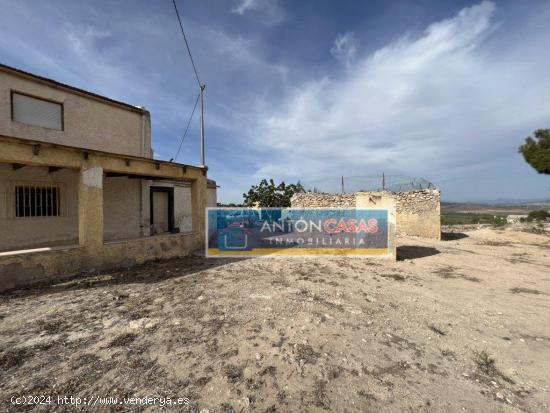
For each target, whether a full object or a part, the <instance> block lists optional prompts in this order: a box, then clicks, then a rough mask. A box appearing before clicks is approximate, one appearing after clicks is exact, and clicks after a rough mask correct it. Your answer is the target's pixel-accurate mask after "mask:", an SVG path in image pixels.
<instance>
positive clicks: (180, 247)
mask: <svg viewBox="0 0 550 413" xmlns="http://www.w3.org/2000/svg"><path fill="white" fill-rule="evenodd" d="M201 243H202V239H201V236H200V235H198V234H166V235H157V236H154V237H144V238H138V239H133V240H125V241H113V242H107V243H105V245H104V246H103V248H102V250H100V251H97V252H98V254H97V255H93V256H92V255H89V254H88V253H87V252H86V249H85V248H83V247H80V246H76V247H63V248H55V249H53V250H51V251H37V252H29V253H24V254H9V255H7V254H6V253H4V254H2V253H0V291H5V290H9V289H12V288H15V287H17V286H21V285H26V284H32V283H36V282H42V281H50V280H54V279H63V278H67V277H70V276H74V275H78V274H79V273H82V272H84V271H86V272H90V271H96V270H105V269H115V268H125V267H131V266H133V265H138V264H142V263H144V262H147V261H152V260H159V259H168V258H176V257H183V256H186V255H189V254H191V253H192V252H193V251H194V250H195V249H197V248H198V247H199V246H200V245H201Z"/></svg>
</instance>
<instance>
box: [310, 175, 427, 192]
mask: <svg viewBox="0 0 550 413" xmlns="http://www.w3.org/2000/svg"><path fill="white" fill-rule="evenodd" d="M301 184H302V186H303V187H304V189H305V190H306V191H308V192H318V193H328V194H346V193H353V192H359V191H392V192H408V191H413V190H418V189H429V188H435V186H434V185H433V184H432V183H431V182H430V181H428V180H426V179H424V178H415V177H411V176H406V175H386V174H384V173H381V174H378V175H363V176H341V177H338V178H327V179H322V180H315V181H301Z"/></svg>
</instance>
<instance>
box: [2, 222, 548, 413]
mask: <svg viewBox="0 0 550 413" xmlns="http://www.w3.org/2000/svg"><path fill="white" fill-rule="evenodd" d="M399 255H400V260H399V261H397V262H391V263H388V262H380V261H372V260H364V259H359V258H356V259H344V258H317V259H307V258H294V259H288V258H287V259H282V258H279V259H248V260H228V259H224V260H217V259H204V258H201V257H190V258H187V259H181V260H174V261H167V262H160V263H153V264H149V265H146V266H143V267H140V268H136V269H131V270H127V271H121V272H116V273H108V274H99V275H94V276H88V277H86V278H80V279H74V280H71V281H65V282H63V283H56V284H53V285H49V286H43V287H41V288H37V287H33V288H30V289H26V290H20V291H16V292H12V293H9V294H4V295H2V296H0V329H1V331H2V334H1V336H0V400H1V402H0V409H1V410H2V411H23V410H24V411H27V410H29V409H30V408H29V407H33V408H34V410H36V411H52V410H55V411H143V410H145V411H158V410H159V408H158V406H155V407H152V406H149V407H144V406H141V407H136V406H134V407H127V406H121V405H116V406H101V407H99V406H94V407H91V406H88V407H82V406H81V407H79V408H78V409H76V408H75V407H74V406H67V405H63V406H53V405H50V406H47V405H41V406H25V407H21V406H19V407H18V406H15V405H12V404H10V402H9V400H10V398H11V397H12V396H22V395H67V396H71V395H72V396H81V397H89V398H92V397H95V396H100V397H123V396H155V395H156V396H163V397H172V398H177V397H187V398H188V399H189V400H190V404H189V405H187V406H179V407H177V408H172V410H171V411H196V412H198V411H201V410H202V411H203V412H207V411H209V412H231V411H236V412H241V411H244V412H246V411H259V412H276V411H278V412H306V411H307V412H317V411H318V412H323V411H338V412H378V411H385V412H402V411H414V412H417V411H418V412H424V411H425V412H458V411H470V412H518V411H527V412H548V411H550V393H549V390H550V237H549V236H548V235H544V234H532V233H526V232H521V231H517V230H513V229H506V230H493V229H487V228H486V229H476V230H469V231H466V232H465V233H455V234H447V236H446V240H443V241H441V242H437V241H426V240H419V239H403V240H401V247H400V249H399ZM54 408H55V409H54Z"/></svg>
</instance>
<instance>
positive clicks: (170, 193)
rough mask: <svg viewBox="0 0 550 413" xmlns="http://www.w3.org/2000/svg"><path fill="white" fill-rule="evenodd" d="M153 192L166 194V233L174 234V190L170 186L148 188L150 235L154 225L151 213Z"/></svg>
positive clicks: (152, 212)
mask: <svg viewBox="0 0 550 413" xmlns="http://www.w3.org/2000/svg"><path fill="white" fill-rule="evenodd" d="M155 192H167V193H168V231H169V232H172V233H174V232H176V228H175V227H174V188H173V187H170V186H150V187H149V219H150V222H151V227H150V228H151V235H153V224H154V223H155V219H154V211H153V194H154V193H155Z"/></svg>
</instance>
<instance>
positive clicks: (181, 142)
mask: <svg viewBox="0 0 550 413" xmlns="http://www.w3.org/2000/svg"><path fill="white" fill-rule="evenodd" d="M200 96H201V94H200V93H199V94H198V95H197V99H195V106H193V110H192V111H191V116H189V120H188V121H187V126H186V128H185V132H184V133H183V136H182V137H181V141H180V146H179V147H178V151H177V152H176V156H174V157H173V158H172V159H170V161H172V160H174V161H175V160H177V159H178V155H179V154H180V150H181V146H182V145H183V140H184V139H185V136H186V135H187V131H188V130H189V125H191V120H192V119H193V115H194V114H195V109H197V104H198V103H199V97H200Z"/></svg>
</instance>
